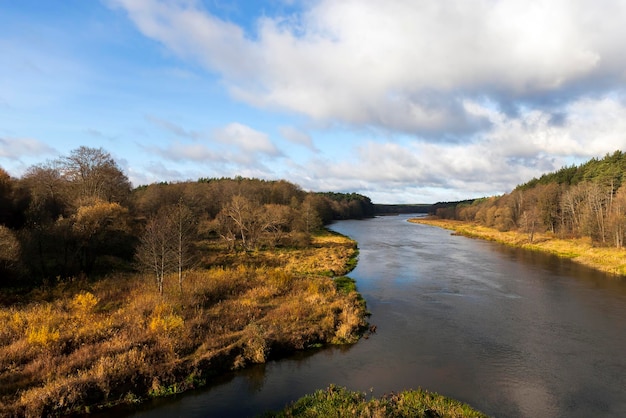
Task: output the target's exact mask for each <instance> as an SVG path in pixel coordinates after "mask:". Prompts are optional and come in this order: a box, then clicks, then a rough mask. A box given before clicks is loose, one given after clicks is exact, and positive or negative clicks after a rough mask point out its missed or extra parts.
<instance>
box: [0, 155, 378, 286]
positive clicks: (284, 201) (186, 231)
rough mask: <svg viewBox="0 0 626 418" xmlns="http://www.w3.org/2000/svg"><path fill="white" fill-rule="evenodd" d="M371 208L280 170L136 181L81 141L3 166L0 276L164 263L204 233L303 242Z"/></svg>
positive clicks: (238, 243) (251, 243) (259, 241)
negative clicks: (51, 156) (25, 165)
mask: <svg viewBox="0 0 626 418" xmlns="http://www.w3.org/2000/svg"><path fill="white" fill-rule="evenodd" d="M373 215H374V205H373V204H372V202H371V201H370V199H369V198H368V197H366V196H362V195H359V194H356V193H351V194H343V193H314V192H306V191H303V190H302V189H301V188H300V187H299V186H297V185H295V184H292V183H290V182H288V181H285V180H278V181H266V180H260V179H254V178H243V177H237V178H201V179H199V180H197V181H186V182H176V183H165V182H164V183H158V184H151V185H147V186H141V187H137V188H134V189H133V188H132V187H131V184H130V181H129V179H128V178H127V176H126V175H125V174H124V173H123V172H122V170H121V169H120V168H119V166H118V164H117V163H116V162H115V161H114V160H113V158H112V157H111V155H110V154H109V153H108V152H106V151H105V150H103V149H101V148H98V149H95V148H89V147H80V148H78V149H76V150H74V151H72V152H71V153H70V154H69V155H67V156H63V157H60V158H58V159H56V160H54V161H49V162H46V163H43V164H39V165H35V166H32V167H30V168H29V169H28V170H27V171H26V173H25V174H24V175H23V176H22V177H21V178H12V177H11V176H9V175H8V173H7V172H6V171H5V170H3V169H2V168H0V286H13V285H21V286H24V285H37V284H41V283H45V282H48V283H52V282H54V281H56V280H59V279H63V278H68V277H78V276H80V275H92V274H107V273H109V272H111V271H112V270H135V269H138V268H142V267H144V268H147V269H149V270H150V269H155V268H157V267H156V266H155V263H156V261H155V260H157V256H159V257H160V259H159V262H160V263H161V264H162V266H164V265H165V264H166V263H167V264H168V265H172V264H176V263H178V264H179V267H181V264H182V263H183V262H184V261H185V260H191V259H192V258H193V255H194V254H193V253H194V252H195V251H198V248H197V246H196V243H199V242H203V241H211V240H220V241H222V243H227V244H228V248H229V249H230V251H233V252H237V251H250V250H254V249H258V248H262V247H264V248H265V247H269V246H300V245H308V242H309V238H310V234H311V233H313V232H315V231H316V230H318V229H319V228H321V227H322V226H323V225H324V224H327V223H329V222H331V221H333V220H336V219H349V218H364V217H371V216H373ZM185 267H189V266H185Z"/></svg>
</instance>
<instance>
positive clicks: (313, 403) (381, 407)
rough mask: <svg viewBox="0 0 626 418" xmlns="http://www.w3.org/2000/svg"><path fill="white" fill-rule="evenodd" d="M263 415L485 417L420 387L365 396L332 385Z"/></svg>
mask: <svg viewBox="0 0 626 418" xmlns="http://www.w3.org/2000/svg"><path fill="white" fill-rule="evenodd" d="M263 417H265V418H269V417H276V418H287V417H289V418H291V417H302V418H308V417H311V418H313V417H328V418H343V417H346V418H348V417H350V418H352V417H416V418H420V417H424V418H426V417H451V418H461V417H487V415H485V414H483V413H481V412H479V411H477V410H475V409H473V408H472V407H470V406H469V405H467V404H464V403H462V402H459V401H456V400H454V399H450V398H446V397H444V396H441V395H438V394H436V393H432V392H427V391H424V390H421V389H418V390H410V391H405V392H401V393H398V394H390V395H385V396H383V397H381V398H379V399H377V398H372V399H368V398H367V396H366V395H365V394H364V393H361V392H353V391H350V390H348V389H346V388H343V387H338V386H334V385H331V386H329V387H328V388H327V389H324V390H318V391H317V392H315V393H314V394H312V395H306V396H304V397H302V398H300V399H299V400H297V401H296V402H294V403H292V404H291V405H289V406H287V407H286V408H285V409H284V410H282V411H279V412H269V413H266V414H265V415H263Z"/></svg>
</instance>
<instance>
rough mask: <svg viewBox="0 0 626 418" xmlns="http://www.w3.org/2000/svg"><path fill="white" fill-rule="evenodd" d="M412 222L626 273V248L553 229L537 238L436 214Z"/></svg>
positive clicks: (618, 273) (538, 234) (537, 234)
mask: <svg viewBox="0 0 626 418" xmlns="http://www.w3.org/2000/svg"><path fill="white" fill-rule="evenodd" d="M409 222H413V223H420V224H427V225H432V226H437V227H440V228H444V229H449V230H452V231H454V232H455V233H456V234H458V235H463V236H466V237H470V238H480V239H485V240H488V241H495V242H499V243H501V244H505V245H510V246H513V247H519V248H524V249H527V250H532V251H541V252H545V253H549V254H553V255H556V256H558V257H561V258H568V259H571V260H572V261H573V262H575V263H579V264H582V265H585V266H587V267H591V268H593V269H596V270H599V271H602V272H605V273H608V274H609V275H613V276H616V277H624V276H626V250H624V249H623V248H615V247H598V246H595V245H593V242H592V240H591V238H589V237H582V238H570V239H562V238H558V237H556V236H555V235H554V234H552V233H549V232H542V233H535V236H534V237H533V241H532V242H531V241H530V240H529V238H528V234H527V233H524V232H520V231H499V230H498V229H495V228H490V227H486V226H483V225H479V224H477V223H471V222H468V221H459V220H452V219H439V218H436V217H425V218H413V219H409Z"/></svg>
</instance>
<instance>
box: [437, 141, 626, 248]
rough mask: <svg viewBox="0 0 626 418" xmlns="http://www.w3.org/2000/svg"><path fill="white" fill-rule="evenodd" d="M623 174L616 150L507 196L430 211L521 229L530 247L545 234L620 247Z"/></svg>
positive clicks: (625, 203) (625, 217)
mask: <svg viewBox="0 0 626 418" xmlns="http://www.w3.org/2000/svg"><path fill="white" fill-rule="evenodd" d="M625 175H626V154H625V153H623V152H622V151H615V152H614V153H612V154H607V155H606V156H605V157H604V158H602V159H596V158H594V159H592V160H590V161H588V162H586V163H584V164H582V165H580V166H576V165H572V166H569V167H563V168H562V169H560V170H558V171H555V172H553V173H548V174H544V175H543V176H541V177H540V178H538V179H537V178H534V179H532V180H530V181H529V182H527V183H524V184H521V185H519V186H517V187H516V188H515V189H514V190H513V191H512V192H511V193H508V194H504V195H502V196H494V197H489V198H481V199H476V200H472V201H464V202H455V203H450V204H437V205H435V206H434V211H433V212H434V213H435V214H436V215H437V216H439V217H442V218H449V219H459V220H463V221H472V222H477V223H479V224H481V225H485V226H489V227H493V228H497V229H499V230H501V231H509V230H520V231H523V232H525V233H526V234H528V239H529V241H531V242H532V241H533V239H534V237H535V234H536V233H539V232H550V233H552V234H554V235H555V236H558V237H561V238H581V237H589V238H590V239H591V240H592V242H593V243H594V244H595V245H599V246H614V247H617V248H622V247H623V246H624V242H625V240H626V182H625V181H624V180H626V179H625Z"/></svg>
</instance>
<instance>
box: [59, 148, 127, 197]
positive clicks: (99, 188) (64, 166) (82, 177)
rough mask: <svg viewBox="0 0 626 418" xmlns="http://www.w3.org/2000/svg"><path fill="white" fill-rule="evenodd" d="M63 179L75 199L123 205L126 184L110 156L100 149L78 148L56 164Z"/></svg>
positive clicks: (122, 174)
mask: <svg viewBox="0 0 626 418" xmlns="http://www.w3.org/2000/svg"><path fill="white" fill-rule="evenodd" d="M59 166H60V168H61V173H62V176H63V178H64V179H66V180H67V181H68V182H69V183H70V184H71V187H72V190H73V191H74V194H75V195H74V197H75V198H76V199H84V198H88V199H89V198H92V199H93V198H97V199H101V200H105V201H108V202H118V203H122V202H125V201H126V199H127V198H128V196H129V194H130V182H129V180H128V178H127V177H126V175H125V174H124V173H123V172H122V170H121V169H120V168H119V167H118V165H117V163H116V162H115V160H114V159H113V158H112V157H111V154H109V153H108V152H106V151H104V150H103V149H102V148H89V147H85V146H81V147H79V148H77V149H75V150H73V151H72V152H71V153H70V155H69V156H67V157H63V158H61V159H60V160H59Z"/></svg>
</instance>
